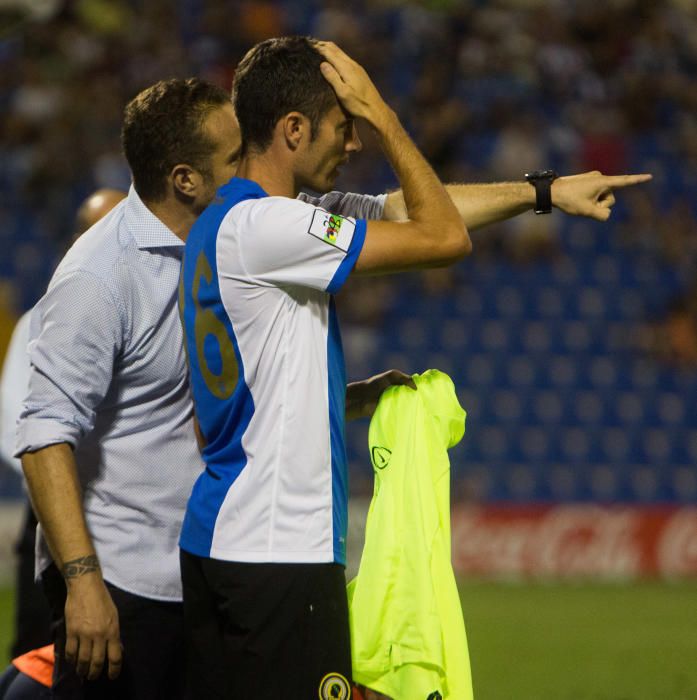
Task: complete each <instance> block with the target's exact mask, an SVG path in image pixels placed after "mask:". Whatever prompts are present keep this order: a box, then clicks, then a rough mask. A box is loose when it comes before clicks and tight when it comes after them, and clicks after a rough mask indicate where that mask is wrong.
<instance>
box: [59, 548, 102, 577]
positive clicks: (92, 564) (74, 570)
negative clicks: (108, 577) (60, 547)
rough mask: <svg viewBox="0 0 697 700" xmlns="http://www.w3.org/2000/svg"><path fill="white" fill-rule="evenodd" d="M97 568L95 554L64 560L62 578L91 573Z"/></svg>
mask: <svg viewBox="0 0 697 700" xmlns="http://www.w3.org/2000/svg"><path fill="white" fill-rule="evenodd" d="M98 570H99V560H98V559H97V555H96V554H90V555H89V556H88V557H80V558H79V559H73V560H72V561H66V562H65V564H63V578H66V579H67V578H77V577H78V576H83V575H84V574H91V573H92V572H93V571H98Z"/></svg>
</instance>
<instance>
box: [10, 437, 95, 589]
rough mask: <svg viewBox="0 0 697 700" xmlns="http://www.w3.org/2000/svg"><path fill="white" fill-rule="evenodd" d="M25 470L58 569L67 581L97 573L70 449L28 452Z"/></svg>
mask: <svg viewBox="0 0 697 700" xmlns="http://www.w3.org/2000/svg"><path fill="white" fill-rule="evenodd" d="M22 468H23V469H24V475H25V477H26V480H27V486H28V488H29V495H30V496H31V501H32V505H33V506H34V510H35V511H36V515H37V517H38V519H39V522H40V523H41V528H42V531H43V533H44V537H45V538H46V541H47V543H48V546H49V548H50V550H51V554H52V555H53V558H54V561H55V563H56V566H58V568H59V569H60V570H61V571H62V572H63V574H64V576H66V577H68V578H72V577H74V576H76V575H82V574H84V573H90V572H92V571H95V570H97V569H98V563H97V559H96V556H95V551H94V545H93V544H92V540H91V538H90V535H89V532H88V531H87V525H86V523H85V516H84V512H83V509H82V493H81V490H80V485H79V483H78V479H77V467H76V465H75V458H74V457H73V451H72V449H71V448H70V446H69V445H67V444H65V443H61V444H59V445H50V446H49V447H45V448H44V449H42V450H38V451H36V452H26V453H25V454H24V455H22Z"/></svg>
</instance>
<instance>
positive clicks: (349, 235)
mask: <svg viewBox="0 0 697 700" xmlns="http://www.w3.org/2000/svg"><path fill="white" fill-rule="evenodd" d="M355 231H356V221H355V219H351V218H349V217H346V216H339V214H330V213H329V212H328V211H325V210H324V209H315V211H314V213H313V215H312V223H311V224H310V230H309V231H308V233H310V234H312V235H313V236H314V237H315V238H319V239H320V240H321V241H324V242H325V243H329V245H331V246H334V247H335V248H338V249H339V250H343V251H344V253H347V252H348V249H349V246H350V245H351V241H352V240H353V234H354V233H355Z"/></svg>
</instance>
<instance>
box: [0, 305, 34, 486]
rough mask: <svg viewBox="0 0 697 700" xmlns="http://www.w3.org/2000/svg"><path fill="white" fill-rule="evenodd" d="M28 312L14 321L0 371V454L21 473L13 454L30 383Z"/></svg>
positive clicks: (19, 464) (18, 462)
mask: <svg viewBox="0 0 697 700" xmlns="http://www.w3.org/2000/svg"><path fill="white" fill-rule="evenodd" d="M29 316H30V312H27V313H25V314H24V316H22V318H20V319H19V321H17V325H16V326H15V328H14V331H13V332H12V338H11V339H10V345H9V346H8V348H7V354H6V355H5V362H4V364H3V367H2V375H0V457H1V458H2V460H3V461H4V462H6V463H7V464H9V465H10V466H11V467H13V468H14V469H15V470H16V471H17V472H19V473H20V474H21V473H22V464H21V462H20V461H19V460H18V459H16V458H15V457H13V454H14V451H15V437H16V434H17V420H18V419H19V415H20V413H21V412H22V400H23V399H24V397H25V395H26V393H27V387H28V386H29V356H28V354H27V345H28V344H29Z"/></svg>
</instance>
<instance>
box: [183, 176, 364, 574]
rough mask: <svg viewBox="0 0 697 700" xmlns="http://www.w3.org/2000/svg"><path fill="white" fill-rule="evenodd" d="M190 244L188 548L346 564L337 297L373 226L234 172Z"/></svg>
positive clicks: (186, 307)
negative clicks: (202, 442) (193, 452)
mask: <svg viewBox="0 0 697 700" xmlns="http://www.w3.org/2000/svg"><path fill="white" fill-rule="evenodd" d="M218 195H219V196H218V199H217V200H216V201H215V202H214V203H213V204H212V205H211V206H209V207H208V209H206V211H205V212H204V213H203V215H202V216H201V217H200V218H199V220H198V221H197V222H196V224H195V225H194V227H193V229H192V231H191V233H190V234H189V238H188V241H187V244H186V251H185V256H184V263H183V268H182V281H181V288H180V299H179V303H180V309H181V311H182V316H183V322H184V331H185V342H186V348H187V355H188V360H189V367H190V379H191V388H192V393H193V397H194V404H195V411H196V415H197V418H198V420H199V423H200V426H201V430H202V433H203V435H204V437H205V439H206V443H207V444H206V447H205V449H204V451H203V456H204V461H205V463H206V469H205V471H204V473H203V474H201V476H200V477H199V478H198V480H197V482H196V484H195V486H194V489H193V492H192V495H191V498H190V499H189V503H188V506H187V512H186V516H185V519H184V525H183V528H182V535H181V542H180V543H181V546H182V548H183V549H185V550H186V551H189V552H191V553H193V554H197V555H199V556H205V557H212V558H215V559H223V560H228V561H243V562H306V563H313V562H339V563H342V564H343V563H345V537H346V524H347V522H346V521H347V500H348V493H347V465H346V453H345V447H344V411H345V391H346V374H345V368H344V358H343V352H342V348H341V338H340V335H339V327H338V323H337V319H336V313H335V309H334V303H333V300H332V297H331V295H332V294H333V293H335V292H336V291H338V290H339V288H340V287H341V286H342V284H343V283H344V281H345V280H346V278H347V276H348V274H349V273H350V272H351V270H352V269H353V267H354V265H355V262H356V260H357V258H358V255H359V254H360V251H361V248H362V246H363V241H364V239H365V230H366V222H365V221H364V220H361V219H359V220H355V219H352V218H349V217H344V216H341V215H337V214H330V213H328V212H327V211H326V210H324V209H322V208H319V207H316V206H313V205H312V204H310V203H308V202H303V201H299V200H293V199H288V198H285V197H269V196H267V195H266V193H265V192H264V191H263V190H262V189H261V188H260V187H259V186H258V185H257V184H256V183H254V182H251V181H249V180H244V179H240V178H234V179H233V180H231V181H230V182H229V183H228V184H227V185H225V186H224V187H222V188H221V189H220V190H219V192H218Z"/></svg>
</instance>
